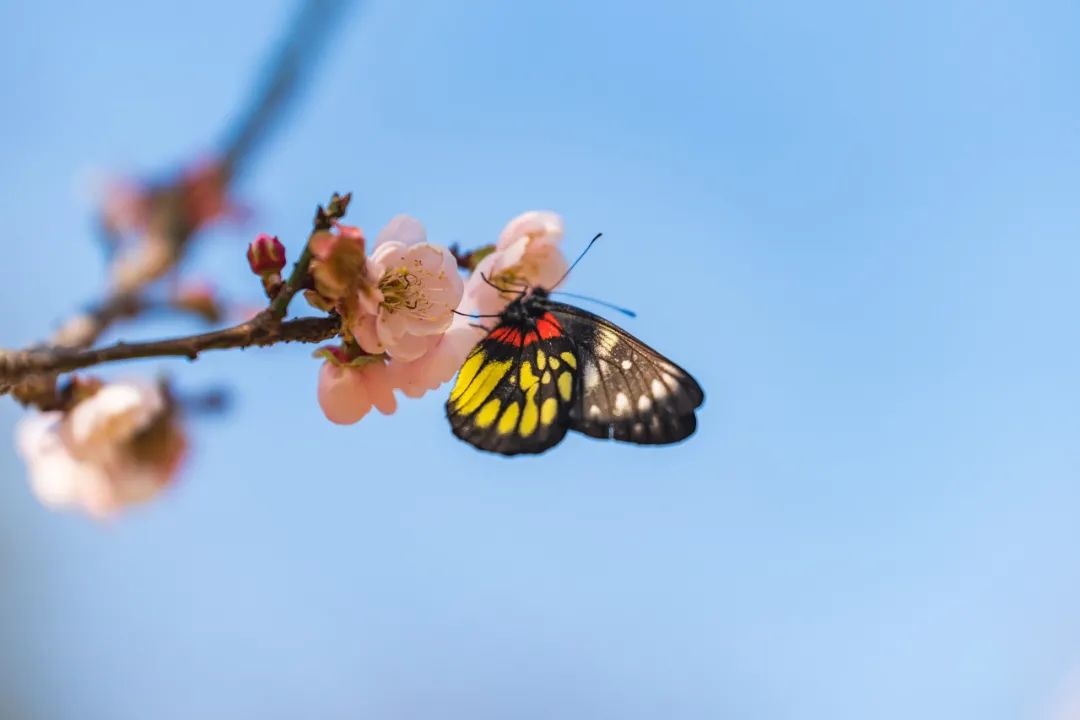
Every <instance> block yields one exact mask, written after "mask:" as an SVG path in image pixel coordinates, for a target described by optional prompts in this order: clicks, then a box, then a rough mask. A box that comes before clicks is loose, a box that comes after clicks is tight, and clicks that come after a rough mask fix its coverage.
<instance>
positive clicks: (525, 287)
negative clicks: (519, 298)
mask: <svg viewBox="0 0 1080 720" xmlns="http://www.w3.org/2000/svg"><path fill="white" fill-rule="evenodd" d="M480 279H481V280H483V281H484V282H486V283H487V284H488V285H490V286H491V287H493V288H495V289H496V290H498V291H499V292H501V293H514V292H516V293H517V294H518V295H522V294H524V293H525V290H528V285H523V286H520V287H521V288H522V289H521V290H514V289H511V288H504V287H500V286H498V285H496V284H495V283H493V282H491V278H489V277H488V276H487V275H485V274H484V273H480Z"/></svg>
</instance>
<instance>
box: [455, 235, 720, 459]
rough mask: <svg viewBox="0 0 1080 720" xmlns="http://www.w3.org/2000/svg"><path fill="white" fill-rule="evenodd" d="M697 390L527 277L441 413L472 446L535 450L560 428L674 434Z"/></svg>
mask: <svg viewBox="0 0 1080 720" xmlns="http://www.w3.org/2000/svg"><path fill="white" fill-rule="evenodd" d="M594 240H595V238H594ZM704 399H705V394H704V393H703V392H702V390H701V386H700V385H698V383H697V381H696V380H694V378H693V377H691V376H690V374H689V373H687V372H686V371H685V370H683V369H682V368H681V367H679V366H678V365H676V364H675V363H673V362H671V361H670V360H668V359H667V358H666V357H664V356H663V355H661V354H660V353H658V352H657V351H655V350H653V349H652V348H650V347H649V346H648V345H646V344H645V343H643V342H641V341H640V340H638V339H637V338H635V337H634V336H633V335H631V334H630V333H628V332H626V331H625V330H623V329H622V328H620V327H618V326H617V325H615V324H613V323H611V322H608V321H607V320H605V319H604V318H602V317H600V316H598V315H594V314H593V313H590V312H588V311H586V310H582V309H581V308H579V307H575V306H573V305H567V304H564V303H560V302H556V301H554V300H552V299H551V298H550V296H549V293H548V291H547V290H545V289H544V288H541V287H534V288H528V289H525V290H522V291H521V293H520V294H518V296H517V297H516V298H515V299H514V300H512V301H511V302H510V304H509V305H508V306H507V307H506V309H505V310H504V311H503V312H502V313H501V314H500V315H499V320H498V323H497V324H496V326H495V327H494V328H493V329H492V330H491V331H490V332H489V333H488V334H487V336H486V337H484V339H482V340H481V341H480V342H479V343H478V344H477V345H476V347H475V348H474V349H473V350H472V352H471V353H470V354H469V356H468V357H467V358H466V359H465V363H464V364H463V365H462V366H461V370H459V371H458V376H457V380H456V382H455V383H454V387H453V388H452V389H451V391H450V398H449V399H448V400H447V402H446V415H447V417H448V418H449V420H450V426H451V427H452V428H453V431H454V434H455V435H457V436H458V437H459V438H461V439H462V440H464V441H466V442H468V443H471V444H472V445H474V446H476V447H477V448H479V449H481V450H487V451H490V452H496V453H501V454H503V455H518V454H523V453H532V454H535V453H542V452H544V451H545V450H547V449H549V448H551V447H553V446H554V445H556V444H558V443H559V441H561V440H562V439H563V437H564V436H565V435H566V433H567V431H568V430H576V431H577V432H580V433H584V434H585V435H590V436H592V437H596V438H611V439H614V440H621V441H623V442H631V443H637V444H639V445H665V444H669V443H675V442H678V441H680V440H683V439H685V438H687V437H689V436H690V435H691V434H692V433H693V432H694V430H695V428H696V427H697V418H696V417H695V415H694V410H695V409H697V408H698V407H700V406H701V403H702V402H703V401H704Z"/></svg>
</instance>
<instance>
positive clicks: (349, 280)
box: [308, 223, 370, 316]
mask: <svg viewBox="0 0 1080 720" xmlns="http://www.w3.org/2000/svg"><path fill="white" fill-rule="evenodd" d="M365 244H366V241H365V240H364V233H363V231H362V230H361V229H360V228H358V227H353V226H352V225H343V224H340V223H338V224H337V225H335V226H334V227H333V228H332V229H331V230H321V231H319V232H317V233H315V234H314V235H313V236H312V237H311V240H310V241H309V242H308V247H309V248H310V249H311V254H312V255H313V256H314V258H313V259H312V261H311V277H312V280H313V281H314V284H315V292H317V293H318V294H319V295H320V296H321V298H322V300H323V301H324V302H325V304H328V305H330V306H331V307H333V306H336V305H339V304H341V303H345V304H351V305H355V302H356V299H355V296H356V294H357V293H358V292H360V293H363V294H366V293H367V292H368V290H367V287H368V286H369V285H370V281H369V279H368V274H369V273H368V269H367V258H366V256H365V255H364V252H365ZM323 309H330V307H326V308H323ZM339 309H340V310H343V311H344V310H346V308H339ZM342 315H345V316H347V312H342Z"/></svg>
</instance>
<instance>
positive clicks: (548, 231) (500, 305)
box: [465, 210, 568, 314]
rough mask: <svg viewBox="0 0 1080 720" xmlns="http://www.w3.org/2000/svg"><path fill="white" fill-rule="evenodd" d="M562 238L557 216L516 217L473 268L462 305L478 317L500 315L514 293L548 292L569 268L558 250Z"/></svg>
mask: <svg viewBox="0 0 1080 720" xmlns="http://www.w3.org/2000/svg"><path fill="white" fill-rule="evenodd" d="M562 238H563V221H562V218H561V217H560V216H559V215H557V214H556V213H553V212H550V211H546V210H532V211H529V212H526V213H523V214H521V215H518V216H517V217H516V218H514V219H513V220H511V221H510V222H509V223H507V225H506V227H505V228H504V229H503V231H502V233H501V234H500V235H499V240H498V242H496V243H495V250H494V252H492V253H491V254H490V255H488V256H487V257H485V258H484V259H483V260H481V261H480V263H479V264H478V265H477V266H476V270H475V271H474V272H473V274H472V276H471V277H470V278H469V282H468V284H467V285H466V287H465V298H466V302H465V305H466V306H468V307H469V308H470V309H471V310H473V311H474V312H477V313H480V314H489V313H499V312H502V311H503V309H504V308H505V307H506V306H507V305H508V304H509V303H510V301H511V300H513V299H514V297H516V295H517V290H520V289H522V288H524V287H526V286H529V287H533V286H540V287H544V288H547V289H549V290H550V289H551V288H552V286H554V284H555V283H557V282H558V281H559V279H560V278H562V276H563V274H564V273H565V272H566V269H567V267H568V265H567V262H566V258H564V257H563V254H562V252H561V251H560V250H559V247H558V245H559V242H560V241H561V240H562ZM484 277H486V278H487V281H485V280H484ZM488 281H490V283H489V282H488ZM492 285H495V286H497V287H498V288H503V289H504V290H508V291H509V292H505V291H500V290H499V289H497V288H496V287H492Z"/></svg>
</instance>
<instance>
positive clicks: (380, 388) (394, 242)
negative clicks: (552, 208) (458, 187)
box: [306, 211, 566, 424]
mask: <svg viewBox="0 0 1080 720" xmlns="http://www.w3.org/2000/svg"><path fill="white" fill-rule="evenodd" d="M562 236H563V225H562V219H561V218H560V217H559V216H558V215H556V214H555V213H552V212H543V211H532V212H527V213H525V214H523V215H520V216H518V217H516V218H514V219H513V220H511V221H510V222H509V223H508V224H507V226H506V227H505V228H504V229H503V231H502V233H501V234H500V235H499V238H498V240H497V242H496V243H495V244H494V245H493V246H490V247H488V248H486V249H485V251H484V252H483V253H474V254H473V255H472V258H473V259H476V258H478V257H479V255H480V254H483V258H482V259H479V260H478V261H477V262H476V263H475V267H471V268H470V267H466V269H471V273H470V274H469V276H468V277H467V278H463V277H462V276H461V273H460V272H459V265H460V264H465V265H466V266H470V265H472V262H467V263H459V258H458V257H457V256H456V255H455V254H454V253H453V252H451V251H450V249H448V248H446V247H444V246H442V245H438V244H436V243H432V242H429V241H428V238H427V233H426V231H425V229H424V226H423V224H421V223H420V221H419V220H416V219H415V218H412V217H409V216H407V215H399V216H397V217H395V218H393V219H392V220H391V221H390V222H389V223H387V225H386V227H384V228H383V229H382V230H381V231H379V233H378V235H376V237H375V242H374V243H373V245H372V248H371V253H370V255H368V254H366V253H365V245H366V242H365V238H364V235H363V233H362V232H361V231H360V230H359V229H358V228H355V227H349V226H345V225H338V226H337V227H335V228H334V229H333V230H331V231H326V232H325V233H321V234H318V235H317V236H316V237H313V238H312V240H311V250H312V253H313V254H314V258H315V259H314V260H313V261H312V265H311V274H312V279H313V284H314V288H313V289H312V290H309V291H308V292H307V293H306V297H307V299H308V302H309V303H311V304H312V305H313V306H315V307H317V308H320V309H323V310H330V311H334V312H337V313H338V314H340V316H341V318H342V337H341V340H342V341H341V343H340V344H337V345H333V346H329V347H324V348H321V349H320V350H319V351H318V353H317V355H318V356H320V357H322V358H323V365H322V369H321V370H320V372H319V385H318V398H319V405H320V407H321V408H322V410H323V413H324V414H325V415H326V417H327V418H328V419H329V420H330V421H332V422H335V423H339V424H351V423H355V422H357V421H359V420H360V419H361V418H363V417H364V416H365V415H367V414H368V413H369V412H370V411H371V409H372V408H373V407H374V408H375V409H377V410H378V411H379V412H381V413H383V414H387V415H388V414H390V413H393V412H394V411H395V410H396V409H397V400H396V397H395V391H396V392H400V393H401V394H402V395H404V396H406V397H410V398H417V397H420V396H422V395H423V394H424V393H425V392H427V391H429V390H434V389H436V388H438V387H439V386H440V385H442V384H443V383H445V382H447V381H448V380H450V379H451V378H453V377H454V375H455V374H456V373H457V370H458V368H459V367H460V366H461V363H462V362H463V361H464V359H465V356H466V355H468V353H469V351H470V350H471V349H472V348H473V346H475V345H476V343H477V342H478V341H479V340H480V339H481V338H482V337H483V335H484V332H485V331H484V326H483V324H481V319H480V318H476V317H474V316H477V315H491V314H494V313H498V312H500V311H501V310H502V309H503V308H504V307H505V306H506V305H507V303H509V302H510V300H511V299H513V297H514V294H513V293H511V292H508V291H509V290H510V289H512V288H516V287H524V286H526V285H551V284H552V283H554V282H555V281H557V280H558V279H559V277H561V276H562V274H563V272H565V270H566V260H565V258H564V257H563V255H562V252H561V251H560V250H559V247H558V245H559V242H560V240H562ZM499 288H502V289H503V290H500V289H499Z"/></svg>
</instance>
